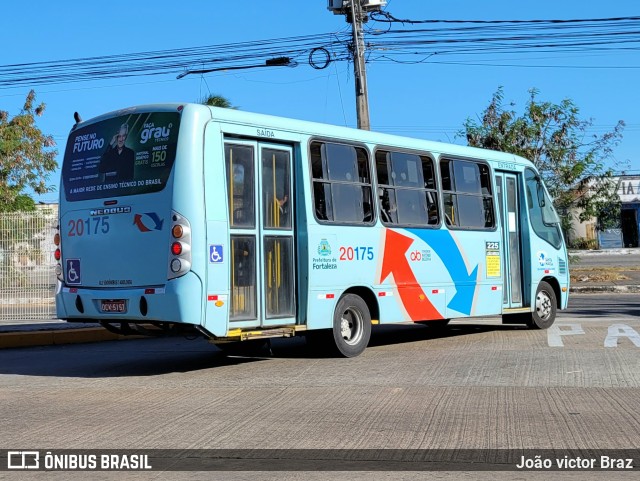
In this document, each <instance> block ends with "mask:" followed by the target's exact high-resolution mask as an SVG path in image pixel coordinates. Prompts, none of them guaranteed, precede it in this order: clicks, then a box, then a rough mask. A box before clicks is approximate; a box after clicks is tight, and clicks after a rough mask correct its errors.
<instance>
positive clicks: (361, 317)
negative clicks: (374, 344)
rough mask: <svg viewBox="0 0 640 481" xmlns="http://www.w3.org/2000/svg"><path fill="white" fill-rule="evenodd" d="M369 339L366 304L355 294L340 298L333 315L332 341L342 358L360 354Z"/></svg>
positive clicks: (369, 325)
mask: <svg viewBox="0 0 640 481" xmlns="http://www.w3.org/2000/svg"><path fill="white" fill-rule="evenodd" d="M370 338H371V314H370V313H369V307H368V306H367V303H366V302H364V301H363V300H362V298H361V297H359V296H357V295H355V294H346V295H344V296H342V297H341V298H340V300H339V301H338V305H337V306H336V310H335V312H334V314H333V341H334V344H335V348H336V349H337V351H338V352H339V353H340V355H342V356H344V357H355V356H358V355H360V354H362V351H364V350H365V348H366V347H367V345H368V344H369V339H370Z"/></svg>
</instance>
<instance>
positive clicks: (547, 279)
mask: <svg viewBox="0 0 640 481" xmlns="http://www.w3.org/2000/svg"><path fill="white" fill-rule="evenodd" d="M541 282H546V283H547V284H549V285H550V286H551V287H552V288H553V292H554V294H555V295H556V307H557V308H558V309H560V308H561V307H562V306H561V304H562V300H561V298H560V282H558V279H556V278H555V277H550V276H547V277H543V278H542V281H541Z"/></svg>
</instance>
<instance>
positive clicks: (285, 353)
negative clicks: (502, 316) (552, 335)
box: [263, 323, 527, 359]
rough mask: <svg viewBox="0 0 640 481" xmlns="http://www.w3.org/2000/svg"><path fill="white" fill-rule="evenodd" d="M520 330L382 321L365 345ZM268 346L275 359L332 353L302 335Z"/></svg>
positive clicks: (504, 327)
mask: <svg viewBox="0 0 640 481" xmlns="http://www.w3.org/2000/svg"><path fill="white" fill-rule="evenodd" d="M522 330H527V327H525V326H523V325H503V324H497V323H492V324H480V323H469V324H457V323H455V324H450V325H448V326H444V327H440V328H438V327H433V326H428V325H416V324H385V325H378V326H374V328H373V330H372V333H371V340H370V341H369V345H368V347H369V348H371V347H382V346H391V345H397V344H405V343H413V342H420V341H429V340H433V341H435V340H438V339H447V338H455V337H460V336H469V335H474V334H482V333H487V332H495V331H522ZM301 337H302V336H301ZM270 349H271V351H270V352H269V353H268V354H269V355H272V356H273V357H276V358H302V359H304V358H307V359H314V358H326V357H332V356H333V354H332V353H331V352H329V349H327V350H323V349H318V347H316V346H313V347H312V346H310V345H308V344H307V343H306V341H305V340H304V339H302V338H300V339H298V340H296V339H272V340H271V342H270ZM263 354H264V353H263Z"/></svg>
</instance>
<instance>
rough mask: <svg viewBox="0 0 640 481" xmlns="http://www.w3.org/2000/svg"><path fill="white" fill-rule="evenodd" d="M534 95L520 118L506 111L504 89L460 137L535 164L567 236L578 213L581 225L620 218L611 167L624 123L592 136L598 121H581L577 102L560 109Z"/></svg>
mask: <svg viewBox="0 0 640 481" xmlns="http://www.w3.org/2000/svg"><path fill="white" fill-rule="evenodd" d="M529 93H530V97H529V100H528V102H527V105H526V106H525V109H524V113H523V114H521V115H519V114H518V113H517V112H516V111H515V110H513V107H514V104H510V105H509V106H508V107H507V108H505V106H504V92H503V89H502V87H500V88H498V90H497V91H496V92H495V93H494V94H493V97H492V98H491V102H490V103H489V106H488V107H487V108H486V109H485V110H484V112H483V113H482V116H481V118H480V119H479V120H480V121H476V120H473V119H471V118H469V119H467V120H466V121H465V123H464V130H463V131H461V132H460V133H459V135H464V136H465V137H466V139H467V142H468V144H469V145H471V146H475V147H483V148H487V149H493V150H500V151H503V152H510V153H513V154H516V155H520V156H522V157H525V158H527V159H529V160H531V161H532V162H533V163H534V164H535V165H536V167H537V169H538V170H539V172H540V175H541V176H542V178H543V180H544V182H545V184H546V186H547V189H548V190H549V193H550V194H551V196H552V197H553V198H554V204H555V207H556V210H557V211H558V213H559V215H560V217H561V221H562V228H563V230H564V231H565V232H568V231H569V229H570V225H571V218H570V215H571V214H570V209H572V208H577V210H578V211H579V212H580V214H579V219H580V221H581V222H582V221H585V220H586V219H589V218H592V217H599V216H601V215H602V217H603V218H606V219H612V218H615V217H616V216H617V217H618V218H619V210H620V199H619V197H618V195H617V192H616V190H617V185H616V183H615V181H614V180H613V179H612V177H613V169H612V168H611V167H607V165H608V164H609V163H610V161H612V153H613V148H614V147H615V146H616V145H618V143H619V142H620V140H621V139H622V131H623V129H624V122H623V121H619V122H618V123H617V124H616V125H615V126H614V128H613V130H611V131H610V132H607V133H605V134H602V135H596V134H592V135H589V134H588V129H589V128H590V127H591V126H592V125H593V121H592V119H588V120H583V119H581V118H580V117H579V113H580V111H579V109H578V107H577V106H576V105H575V104H574V103H573V101H571V100H569V99H565V100H563V101H562V102H561V103H560V104H554V103H552V102H543V101H540V100H538V93H539V92H538V90H536V89H531V90H530V91H529ZM616 210H617V212H618V213H617V215H616ZM605 213H606V215H605Z"/></svg>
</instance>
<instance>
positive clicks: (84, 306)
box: [56, 272, 204, 325]
mask: <svg viewBox="0 0 640 481" xmlns="http://www.w3.org/2000/svg"><path fill="white" fill-rule="evenodd" d="M106 304H108V307H110V309H111V310H110V311H105V310H104V307H103V306H105V305H106ZM121 306H122V307H121ZM203 307H204V306H203V293H202V282H201V281H200V279H199V278H198V277H197V276H196V275H195V274H194V273H192V272H189V273H187V274H186V275H184V276H182V277H180V278H178V279H174V280H171V281H168V282H167V283H166V284H165V285H163V286H149V287H136V288H130V289H95V288H84V287H64V286H61V287H60V289H58V292H57V293H56V315H57V316H58V318H59V319H64V320H67V321H76V322H79V321H85V322H95V321H113V322H124V321H126V322H133V323H136V322H140V323H144V322H148V321H160V322H175V323H184V324H195V325H201V324H202V322H203ZM120 309H124V311H122V312H119V311H120Z"/></svg>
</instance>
